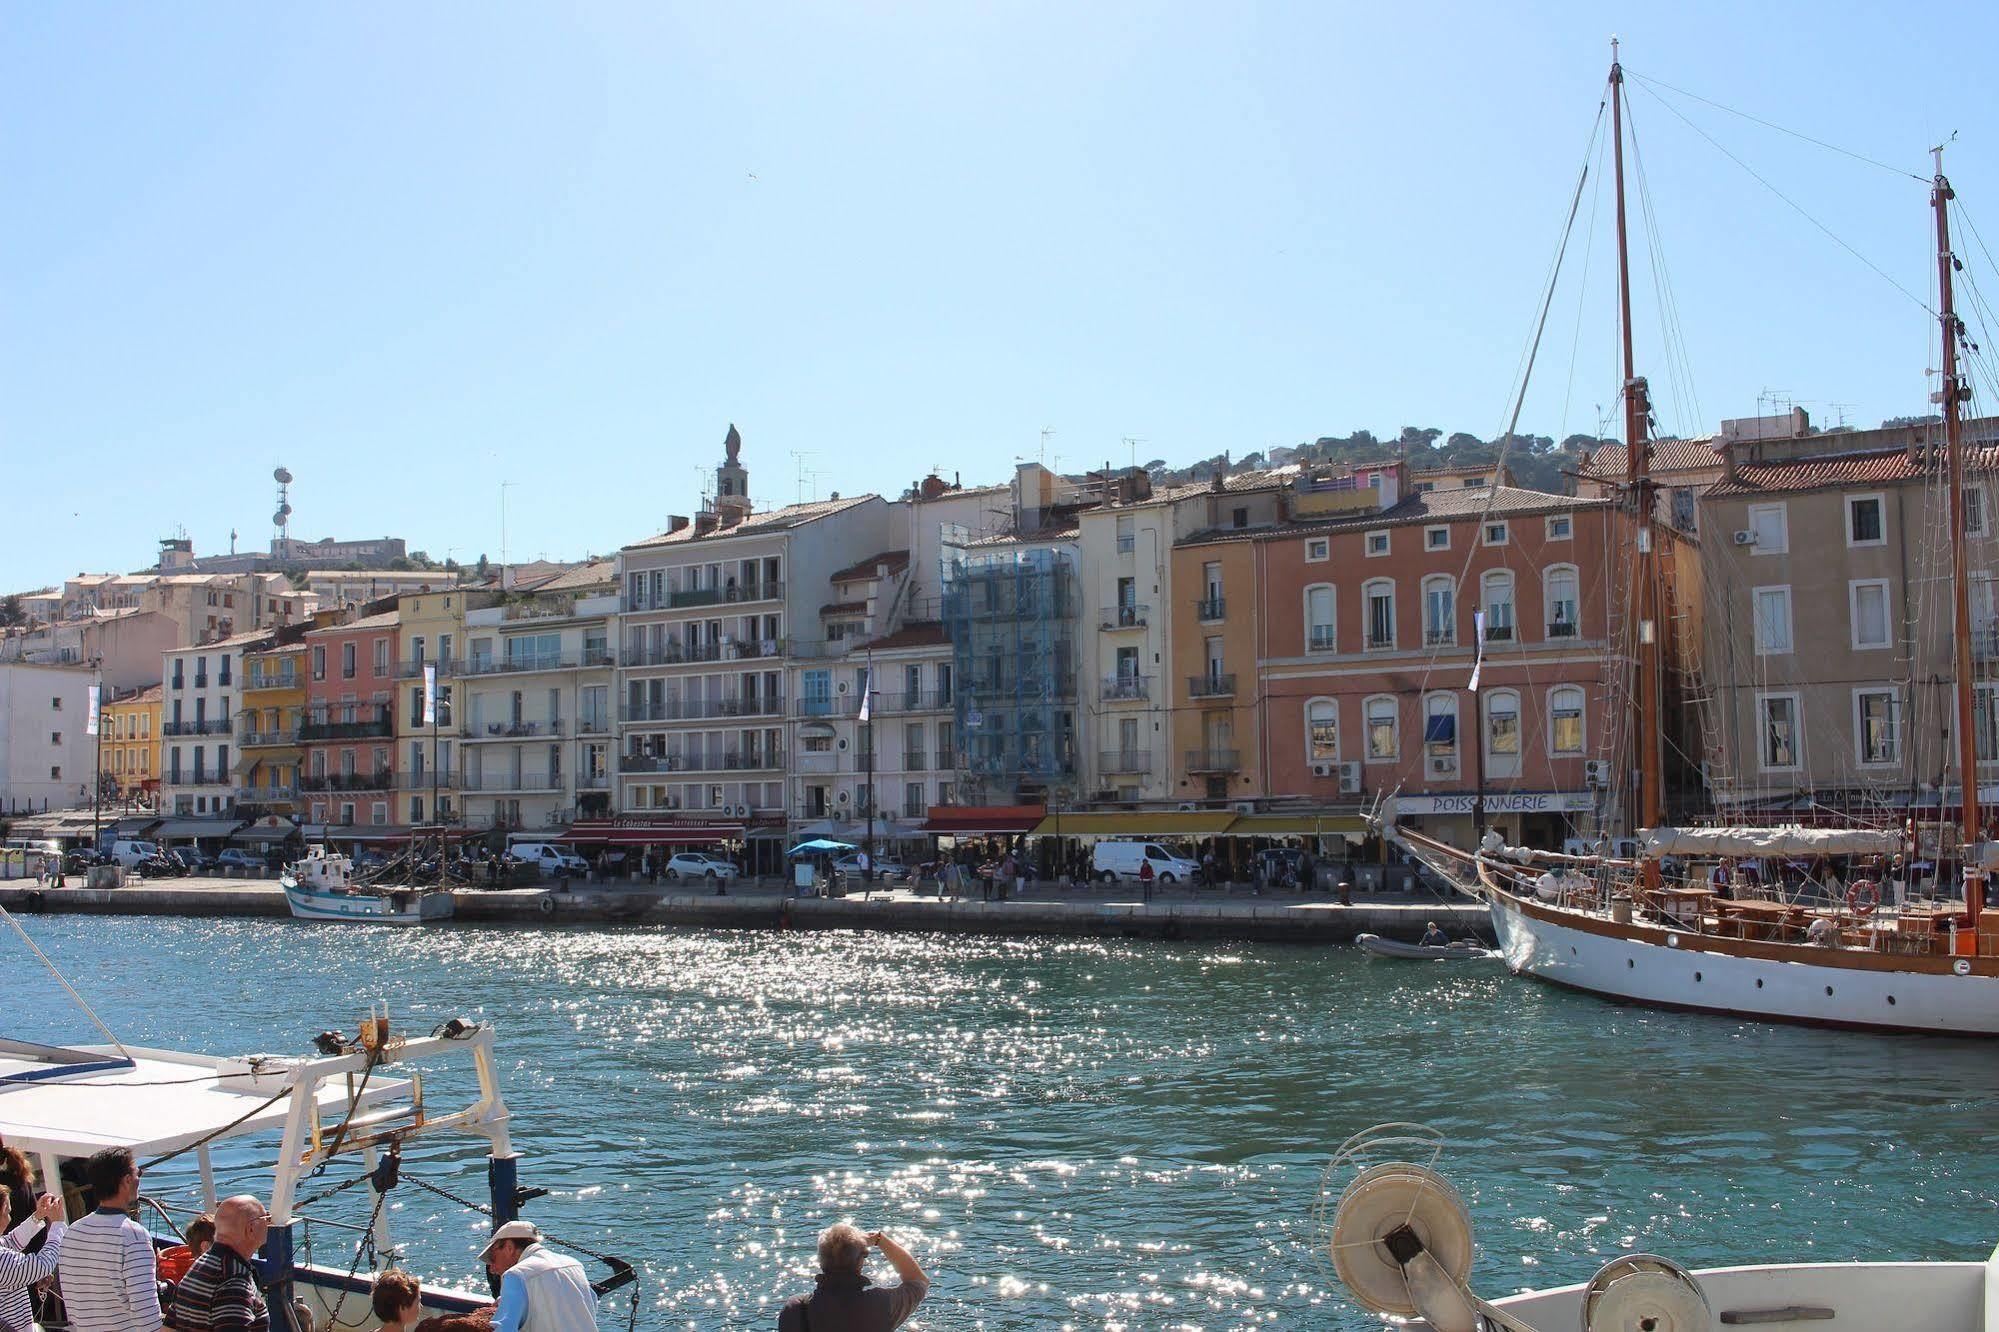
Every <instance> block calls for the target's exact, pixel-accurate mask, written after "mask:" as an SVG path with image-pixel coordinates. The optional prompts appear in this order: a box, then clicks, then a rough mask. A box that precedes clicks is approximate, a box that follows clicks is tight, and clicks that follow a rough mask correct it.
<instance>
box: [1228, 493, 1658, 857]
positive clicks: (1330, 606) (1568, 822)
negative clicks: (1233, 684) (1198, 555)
mask: <svg viewBox="0 0 1999 1332" xmlns="http://www.w3.org/2000/svg"><path fill="white" fill-rule="evenodd" d="M1359 493H1360V494H1362V495H1365V494H1366V492H1365V491H1363V492H1359ZM1373 496H1374V497H1375V499H1376V503H1375V504H1373V505H1363V506H1361V507H1359V508H1357V509H1340V510H1336V511H1334V512H1331V513H1324V514H1322V515H1321V516H1312V514H1311V510H1312V508H1313V505H1312V497H1311V496H1310V494H1309V493H1306V494H1301V495H1299V496H1297V497H1295V499H1294V504H1293V506H1292V508H1293V512H1294V514H1295V515H1296V516H1297V517H1298V518H1299V519H1303V521H1294V522H1292V523H1289V524H1287V525H1285V526H1283V527H1280V528H1277V529H1274V530H1272V531H1270V532H1266V533H1261V534H1258V535H1256V536H1254V537H1252V538H1249V539H1248V540H1247V541H1246V542H1238V543H1237V544H1247V545H1249V546H1250V547H1251V548H1252V549H1253V551H1254V555H1253V558H1252V564H1253V567H1254V570H1255V573H1256V578H1257V592H1256V595H1257V597H1258V599H1259V602H1260V606H1259V613H1258V615H1257V617H1256V634H1257V637H1256V639H1255V645H1254V646H1255V662H1254V666H1253V668H1252V669H1253V672H1254V675H1253V680H1254V683H1253V684H1245V685H1242V686H1239V692H1242V691H1244V690H1246V691H1247V692H1248V693H1250V694H1251V695H1252V696H1254V697H1255V698H1257V699H1258V700H1260V701H1261V708H1260V709H1259V710H1258V711H1259V720H1260V722H1261V729H1260V731H1259V733H1258V735H1257V743H1258V746H1259V748H1258V751H1257V752H1256V753H1254V754H1246V755H1241V756H1240V761H1241V763H1242V766H1243V767H1244V768H1245V769H1254V770H1255V771H1257V772H1258V774H1259V784H1260V785H1261V787H1262V788H1263V790H1264V791H1266V792H1267V793H1269V794H1271V795H1283V796H1291V797H1303V798H1305V799H1306V800H1307V801H1308V802H1309V803H1310V804H1311V805H1312V806H1314V807H1315V808H1320V809H1338V808H1344V809H1349V810H1351V809H1357V808H1361V807H1363V806H1366V805H1371V804H1372V803H1374V802H1375V801H1377V800H1379V799H1382V798H1384V797H1387V798H1390V799H1392V800H1393V802H1394V805H1393V807H1394V809H1395V811H1396V812H1397V815H1398V817H1400V819H1401V821H1402V822H1404V823H1405V824H1408V825H1410V826H1413V827H1417V828H1421V829H1423V830H1425V831H1428V832H1430V833H1431V834H1432V835H1433V836H1439V837H1443V838H1446V839H1448V840H1450V841H1452V842H1453V843H1454V844H1456V845H1460V846H1465V845H1469V844H1470V838H1471V833H1472V825H1473V814H1474V809H1473V806H1474V803H1475V801H1476V798H1477V794H1478V791H1479V789H1480V788H1481V787H1483V789H1484V791H1485V793H1486V800H1485V806H1486V813H1487V816H1488V817H1487V822H1488V824H1489V826H1492V827H1495V828H1498V829H1500V830H1501V832H1502V834H1503V835H1505V836H1507V837H1508V838H1509V839H1510V840H1514V841H1516V842H1519V841H1525V842H1527V843H1529V844H1532V845H1537V846H1550V845H1553V846H1559V845H1560V844H1561V841H1562V839H1563V838H1564V837H1566V836H1568V835H1571V834H1572V833H1575V832H1578V831H1580V832H1585V833H1588V832H1594V831H1596V830H1597V828H1598V820H1599V816H1600V815H1602V814H1605V813H1610V812H1612V811H1608V810H1605V809H1603V808H1601V805H1602V803H1603V801H1604V800H1605V794H1604V791H1603V788H1604V787H1605V786H1606V785H1607V784H1608V783H1607V781H1606V776H1605V774H1606V768H1605V767H1604V765H1603V761H1602V760H1603V756H1604V755H1605V754H1606V753H1607V752H1608V751H1607V748H1606V744H1605V742H1606V739H1607V736H1608V734H1609V730H1610V729H1611V728H1613V727H1616V728H1619V729H1622V718H1621V717H1614V716H1611V715H1608V714H1607V712H1606V707H1607V705H1606V703H1605V699H1606V697H1607V696H1608V694H1609V690H1608V689H1607V686H1609V685H1610V684H1611V682H1612V680H1613V679H1614V678H1615V677H1616V675H1617V668H1615V667H1614V666H1612V667H1607V666H1606V663H1607V662H1608V661H1611V660H1613V655H1614V652H1615V648H1614V645H1613V644H1612V643H1611V641H1610V640H1611V627H1610V623H1611V622H1610V617H1609V613H1608V601H1607V598H1608V596H1609V595H1610V592H1611V590H1612V589H1611V588H1610V586H1609V577H1610V571H1611V570H1612V569H1614V568H1616V567H1618V564H1619V562H1618V561H1617V560H1616V559H1615V558H1614V557H1613V545H1614V544H1621V543H1622V533H1623V532H1624V531H1626V530H1627V527H1628V524H1627V523H1626V522H1625V521H1624V520H1623V519H1621V518H1619V517H1618V516H1617V515H1616V514H1615V512H1614V510H1613V508H1612V506H1611V504H1610V503H1609V502H1608V501H1606V500H1598V499H1573V498H1568V497H1564V496H1559V495H1546V494H1542V493H1540V492H1537V491H1527V490H1518V489H1514V488H1512V487H1489V488H1459V489H1450V490H1434V491H1429V492H1421V493H1416V494H1414V495H1411V494H1409V493H1408V492H1407V491H1403V490H1401V489H1400V487H1399V486H1396V485H1382V486H1379V487H1377V488H1375V489H1374V490H1373ZM1481 626H1482V630H1483V632H1482V634H1481ZM1475 665H1476V668H1477V671H1478V675H1479V684H1478V689H1477V692H1476V693H1474V692H1472V689H1471V678H1472V674H1473V670H1474V666H1475Z"/></svg>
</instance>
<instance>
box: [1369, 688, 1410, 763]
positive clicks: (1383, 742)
mask: <svg viewBox="0 0 1999 1332" xmlns="http://www.w3.org/2000/svg"><path fill="white" fill-rule="evenodd" d="M1365 713H1366V717H1367V761H1368V762H1369V763H1382V762H1387V761H1390V760H1393V759H1395V758H1398V757H1400V755H1401V753H1402V736H1401V730H1402V727H1401V716H1400V710H1399V709H1398V708H1397V707H1396V704H1395V700H1394V699H1393V698H1390V697H1388V696H1387V695H1385V694H1384V695H1380V696H1377V697H1375V698H1370V699H1369V700H1367V703H1366V704H1365Z"/></svg>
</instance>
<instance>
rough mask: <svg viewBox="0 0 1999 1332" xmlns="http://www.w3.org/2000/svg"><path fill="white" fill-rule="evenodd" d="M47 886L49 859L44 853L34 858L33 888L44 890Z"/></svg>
mask: <svg viewBox="0 0 1999 1332" xmlns="http://www.w3.org/2000/svg"><path fill="white" fill-rule="evenodd" d="M48 886H49V857H48V853H47V852H44V853H42V854H41V855H39V856H37V857H35V887H37V888H46V887H48Z"/></svg>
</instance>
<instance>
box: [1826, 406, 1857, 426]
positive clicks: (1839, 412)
mask: <svg viewBox="0 0 1999 1332" xmlns="http://www.w3.org/2000/svg"><path fill="white" fill-rule="evenodd" d="M1852 407H1853V404H1852V403H1850V402H1829V403H1827V404H1826V408H1827V409H1828V410H1829V411H1831V412H1832V413H1833V414H1834V415H1836V416H1838V417H1839V420H1838V421H1837V422H1836V423H1835V426H1834V428H1835V429H1839V430H1844V429H1845V428H1846V414H1847V412H1848V411H1849V410H1851V409H1852Z"/></svg>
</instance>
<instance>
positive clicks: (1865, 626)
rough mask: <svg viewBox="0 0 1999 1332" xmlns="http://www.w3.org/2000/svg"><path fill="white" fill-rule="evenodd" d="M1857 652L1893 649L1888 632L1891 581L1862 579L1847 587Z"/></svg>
mask: <svg viewBox="0 0 1999 1332" xmlns="http://www.w3.org/2000/svg"><path fill="white" fill-rule="evenodd" d="M1846 598H1847V609H1848V612H1849V614H1850V615H1851V616H1852V624H1853V646H1854V648H1855V650H1857V651H1859V650H1865V649H1867V648H1885V647H1892V646H1893V641H1892V639H1891V638H1890V636H1889V630H1888V580H1887V579H1885V578H1863V579H1858V580H1856V581H1854V582H1851V583H1848V584H1847V585H1846Z"/></svg>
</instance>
